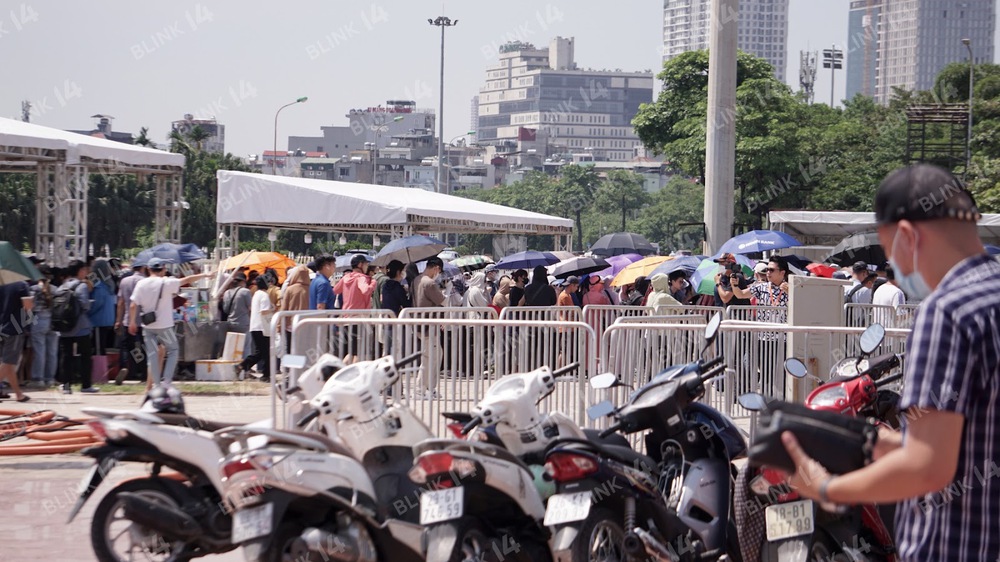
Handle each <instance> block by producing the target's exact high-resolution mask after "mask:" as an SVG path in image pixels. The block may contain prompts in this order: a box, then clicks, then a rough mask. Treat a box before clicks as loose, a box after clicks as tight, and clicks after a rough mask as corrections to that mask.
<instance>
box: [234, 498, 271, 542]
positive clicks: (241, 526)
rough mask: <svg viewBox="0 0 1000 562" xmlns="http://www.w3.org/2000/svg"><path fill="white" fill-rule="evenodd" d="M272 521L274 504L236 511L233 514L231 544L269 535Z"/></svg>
mask: <svg viewBox="0 0 1000 562" xmlns="http://www.w3.org/2000/svg"><path fill="white" fill-rule="evenodd" d="M273 521H274V504H270V503H265V504H264V505H258V506H256V507H248V508H246V509H241V510H239V511H237V512H236V513H235V514H233V544H239V543H241V542H244V541H248V540H251V539H255V538H257V537H260V536H263V535H267V534H270V533H271V524H272V522H273Z"/></svg>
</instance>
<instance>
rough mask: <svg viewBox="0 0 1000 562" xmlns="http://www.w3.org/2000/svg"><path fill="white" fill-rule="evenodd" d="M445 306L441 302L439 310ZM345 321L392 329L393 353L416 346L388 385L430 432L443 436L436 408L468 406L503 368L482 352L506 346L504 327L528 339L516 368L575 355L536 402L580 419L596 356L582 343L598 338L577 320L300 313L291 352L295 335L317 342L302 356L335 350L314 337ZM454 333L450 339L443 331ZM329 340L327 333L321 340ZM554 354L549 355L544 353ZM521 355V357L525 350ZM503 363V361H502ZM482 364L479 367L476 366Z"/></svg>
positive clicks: (368, 329) (364, 329) (367, 328)
mask: <svg viewBox="0 0 1000 562" xmlns="http://www.w3.org/2000/svg"><path fill="white" fill-rule="evenodd" d="M445 311H448V309H443V310H442V314H444V313H445ZM451 312H452V313H454V314H456V315H457V314H461V313H463V312H464V313H468V310H465V311H462V310H461V309H451ZM348 326H354V327H357V328H359V329H360V331H361V333H375V332H376V331H378V330H380V329H388V330H389V331H391V334H392V335H391V341H392V345H391V352H392V353H391V354H392V355H393V356H394V357H396V358H397V359H398V358H402V357H405V356H407V355H410V354H412V353H421V355H422V357H421V360H420V362H419V363H418V364H415V365H414V366H412V367H409V368H407V369H406V372H405V373H404V375H403V376H402V377H401V380H400V382H399V384H397V385H395V386H394V387H393V388H392V389H391V390H390V391H389V392H391V395H392V397H393V398H394V399H396V400H401V401H405V402H406V403H407V404H408V405H409V407H411V408H412V409H413V411H414V412H415V413H416V414H417V415H418V416H419V417H420V418H421V419H422V420H424V421H425V422H426V423H427V424H428V426H429V427H430V428H431V429H432V431H434V432H435V433H436V434H437V435H439V436H441V437H446V436H447V426H446V423H445V420H444V419H443V417H442V416H441V412H447V411H469V410H471V409H472V408H473V407H474V406H475V404H476V403H477V402H478V401H479V399H480V398H481V397H482V396H483V394H484V393H485V392H486V390H487V389H488V388H489V386H490V384H492V383H493V382H494V381H496V380H497V379H499V378H500V377H501V376H503V375H504V374H508V373H507V372H504V371H502V370H500V369H498V368H496V367H497V366H498V365H504V362H503V361H497V362H495V363H494V364H493V365H489V364H487V363H488V361H486V360H487V358H489V357H491V353H492V357H496V356H497V355H503V354H504V353H505V350H507V349H509V348H510V347H511V342H510V341H509V340H507V338H508V337H510V335H511V334H514V335H515V337H517V338H519V340H520V339H521V338H523V339H524V341H518V344H519V345H522V346H526V345H527V344H526V343H525V342H528V343H530V344H532V346H531V354H529V355H530V356H529V358H531V359H533V361H534V362H533V363H532V364H531V365H530V366H528V365H526V366H525V368H522V369H519V370H518V371H511V372H521V371H528V370H532V369H535V368H537V367H540V366H542V365H549V366H551V367H552V368H553V369H554V368H557V367H560V366H563V365H564V364H568V363H571V362H573V361H579V362H580V368H579V370H578V371H577V372H576V373H574V374H572V375H569V376H567V377H564V378H563V379H562V380H560V381H559V382H557V384H556V389H555V391H554V392H553V393H552V394H551V395H550V396H549V397H548V398H546V400H545V401H544V402H543V405H542V408H543V409H551V410H559V411H561V412H563V413H565V414H566V415H568V416H570V417H572V418H574V419H576V420H577V421H578V422H579V423H586V406H587V404H586V402H585V400H584V392H583V389H584V388H585V387H586V381H587V375H588V374H590V373H592V372H594V371H595V369H596V363H595V360H594V358H593V357H590V356H588V355H587V354H586V353H585V352H584V351H585V350H586V349H588V348H590V349H594V348H596V346H597V338H596V336H595V334H594V332H593V330H592V329H591V328H590V326H588V325H587V324H584V323H583V322H548V323H545V324H540V323H538V322H531V321H518V320H507V321H503V320H491V319H469V318H455V317H453V318H446V317H438V318H427V317H412V316H411V317H409V318H377V317H368V318H358V317H346V316H341V317H332V318H300V319H298V320H297V321H296V322H295V324H294V325H293V334H292V342H293V352H295V351H299V349H298V344H297V342H300V341H302V342H303V345H307V343H306V342H308V345H309V346H316V347H314V353H312V354H311V355H307V366H308V363H310V362H312V361H315V358H317V357H319V356H320V355H321V354H322V353H331V352H334V351H336V350H335V349H330V348H327V347H323V344H324V341H323V340H322V339H319V340H317V339H314V338H315V337H316V336H315V334H329V333H334V332H336V331H338V330H340V331H343V330H344V329H345V328H346V327H348ZM553 330H555V331H556V333H558V334H560V336H561V337H560V338H558V339H551V340H550V339H548V338H547V337H545V335H546V334H547V333H548V332H550V331H553ZM448 334H450V335H451V336H452V337H453V338H457V339H453V340H452V341H451V342H450V344H449V343H448V342H447V341H446V336H447V335H448ZM325 343H326V344H327V345H328V346H329V345H330V344H331V342H330V340H326V342H325ZM550 356H551V357H555V358H556V361H555V362H554V363H552V362H549V361H547V359H548V358H549V357H550ZM526 361H527V358H526ZM508 365H509V364H508ZM481 368H482V370H480V369H481Z"/></svg>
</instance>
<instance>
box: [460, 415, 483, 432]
mask: <svg viewBox="0 0 1000 562" xmlns="http://www.w3.org/2000/svg"><path fill="white" fill-rule="evenodd" d="M481 423H483V418H481V417H479V416H476V417H474V418H472V421H470V422H469V423H467V424H465V425H464V426H462V435H468V434H469V432H470V431H472V430H473V429H475V428H476V426H478V425H479V424H481Z"/></svg>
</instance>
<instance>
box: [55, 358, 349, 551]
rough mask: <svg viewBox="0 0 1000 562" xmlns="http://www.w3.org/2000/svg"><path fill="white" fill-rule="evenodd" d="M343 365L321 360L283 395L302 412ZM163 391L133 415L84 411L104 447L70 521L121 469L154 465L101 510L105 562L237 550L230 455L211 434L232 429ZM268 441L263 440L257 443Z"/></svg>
mask: <svg viewBox="0 0 1000 562" xmlns="http://www.w3.org/2000/svg"><path fill="white" fill-rule="evenodd" d="M341 367H343V363H342V362H341V361H340V360H339V359H337V358H327V360H326V361H323V362H318V363H317V364H316V365H314V366H313V367H312V368H310V369H308V370H307V371H305V372H304V373H303V374H302V375H301V376H300V377H299V379H298V381H297V385H296V386H295V387H294V388H292V389H289V391H286V392H285V394H284V397H285V400H286V402H287V403H288V404H289V405H290V407H291V408H293V409H298V408H299V407H300V406H301V404H302V403H303V402H306V401H307V400H308V399H309V398H311V397H312V396H315V395H316V393H317V392H318V391H319V390H320V388H322V384H323V383H324V382H325V381H324V377H328V376H329V375H331V374H332V373H333V372H336V371H337V370H339V369H340V368H341ZM158 392H160V393H167V395H168V396H158V398H162V400H159V401H157V400H147V402H146V403H144V405H143V407H142V408H140V409H139V410H135V411H127V410H111V409H104V408H85V409H84V410H83V412H84V413H86V414H88V415H91V416H95V417H96V418H98V419H96V420H93V421H91V422H88V425H89V427H90V428H91V430H92V431H93V432H94V433H96V434H97V435H98V436H100V437H101V438H103V439H104V441H105V443H104V444H103V445H100V446H96V447H91V448H88V449H85V450H84V451H82V452H83V454H84V455H87V456H90V457H93V458H94V459H96V460H97V462H96V463H95V464H94V466H93V468H91V470H90V471H89V472H88V473H87V475H86V476H85V477H84V478H83V482H82V483H81V494H80V497H79V499H78V500H77V502H76V504H75V505H74V506H73V509H72V511H71V512H70V516H69V521H72V520H73V519H74V518H75V517H76V516H77V514H78V513H79V512H80V510H81V509H82V508H83V505H84V504H85V503H86V501H87V500H88V499H89V498H90V497H91V496H92V495H93V494H94V491H95V490H96V489H97V488H98V486H100V484H101V483H102V482H103V481H104V479H105V478H106V477H107V475H108V474H109V473H110V472H111V470H112V469H113V468H114V467H115V465H116V464H117V463H119V462H140V463H149V464H151V465H152V470H151V474H150V475H149V476H143V477H138V478H133V479H129V480H126V481H125V482H123V483H121V484H119V485H118V486H117V487H115V488H114V489H112V490H111V491H109V492H108V493H107V494H106V495H105V496H104V498H103V499H102V500H101V502H100V503H99V504H98V505H97V508H96V509H95V511H94V517H93V520H92V522H91V531H90V536H91V543H92V545H93V548H94V553H95V554H96V556H97V558H98V560H101V561H102V562H118V561H125V560H134V559H136V558H137V557H139V558H142V559H149V560H163V561H180V560H188V559H190V558H196V557H199V556H204V555H207V554H214V553H220V552H226V551H229V550H232V549H234V548H236V546H237V544H236V543H235V542H234V541H233V540H232V537H231V533H230V531H231V517H230V513H229V512H228V511H227V510H226V509H225V508H224V507H223V505H224V504H223V503H222V479H221V475H220V474H219V469H218V466H219V459H220V458H221V457H222V456H223V455H224V451H221V450H220V449H219V445H218V444H217V443H216V441H215V440H214V439H213V435H212V432H214V431H217V430H219V429H222V428H225V427H229V426H232V425H234V424H233V423H231V422H218V421H208V420H204V419H199V418H195V417H191V416H189V415H187V414H185V413H184V412H183V401H182V400H181V399H180V398H179V393H178V392H177V391H176V390H171V389H169V388H164V389H159V390H158ZM173 393H176V394H173ZM151 394H152V393H151ZM254 425H256V426H259V427H262V428H266V427H270V426H272V423H271V420H270V419H267V420H262V421H260V422H256V423H255V424H254ZM265 442H266V441H264V440H258V442H255V443H254V445H262V444H264V443H265ZM164 468H166V469H168V470H166V471H163V469H164Z"/></svg>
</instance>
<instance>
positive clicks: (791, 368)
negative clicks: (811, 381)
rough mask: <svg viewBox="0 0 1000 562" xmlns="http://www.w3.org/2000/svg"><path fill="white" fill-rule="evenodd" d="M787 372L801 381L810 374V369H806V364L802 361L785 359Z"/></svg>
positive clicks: (791, 358) (794, 358) (790, 358)
mask: <svg viewBox="0 0 1000 562" xmlns="http://www.w3.org/2000/svg"><path fill="white" fill-rule="evenodd" d="M785 372H786V373H788V374H789V375H792V376H793V377H795V378H797V379H801V378H803V377H805V376H806V375H808V374H809V369H807V368H806V364H805V363H803V362H802V360H801V359H799V358H797V357H789V358H788V359H785Z"/></svg>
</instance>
